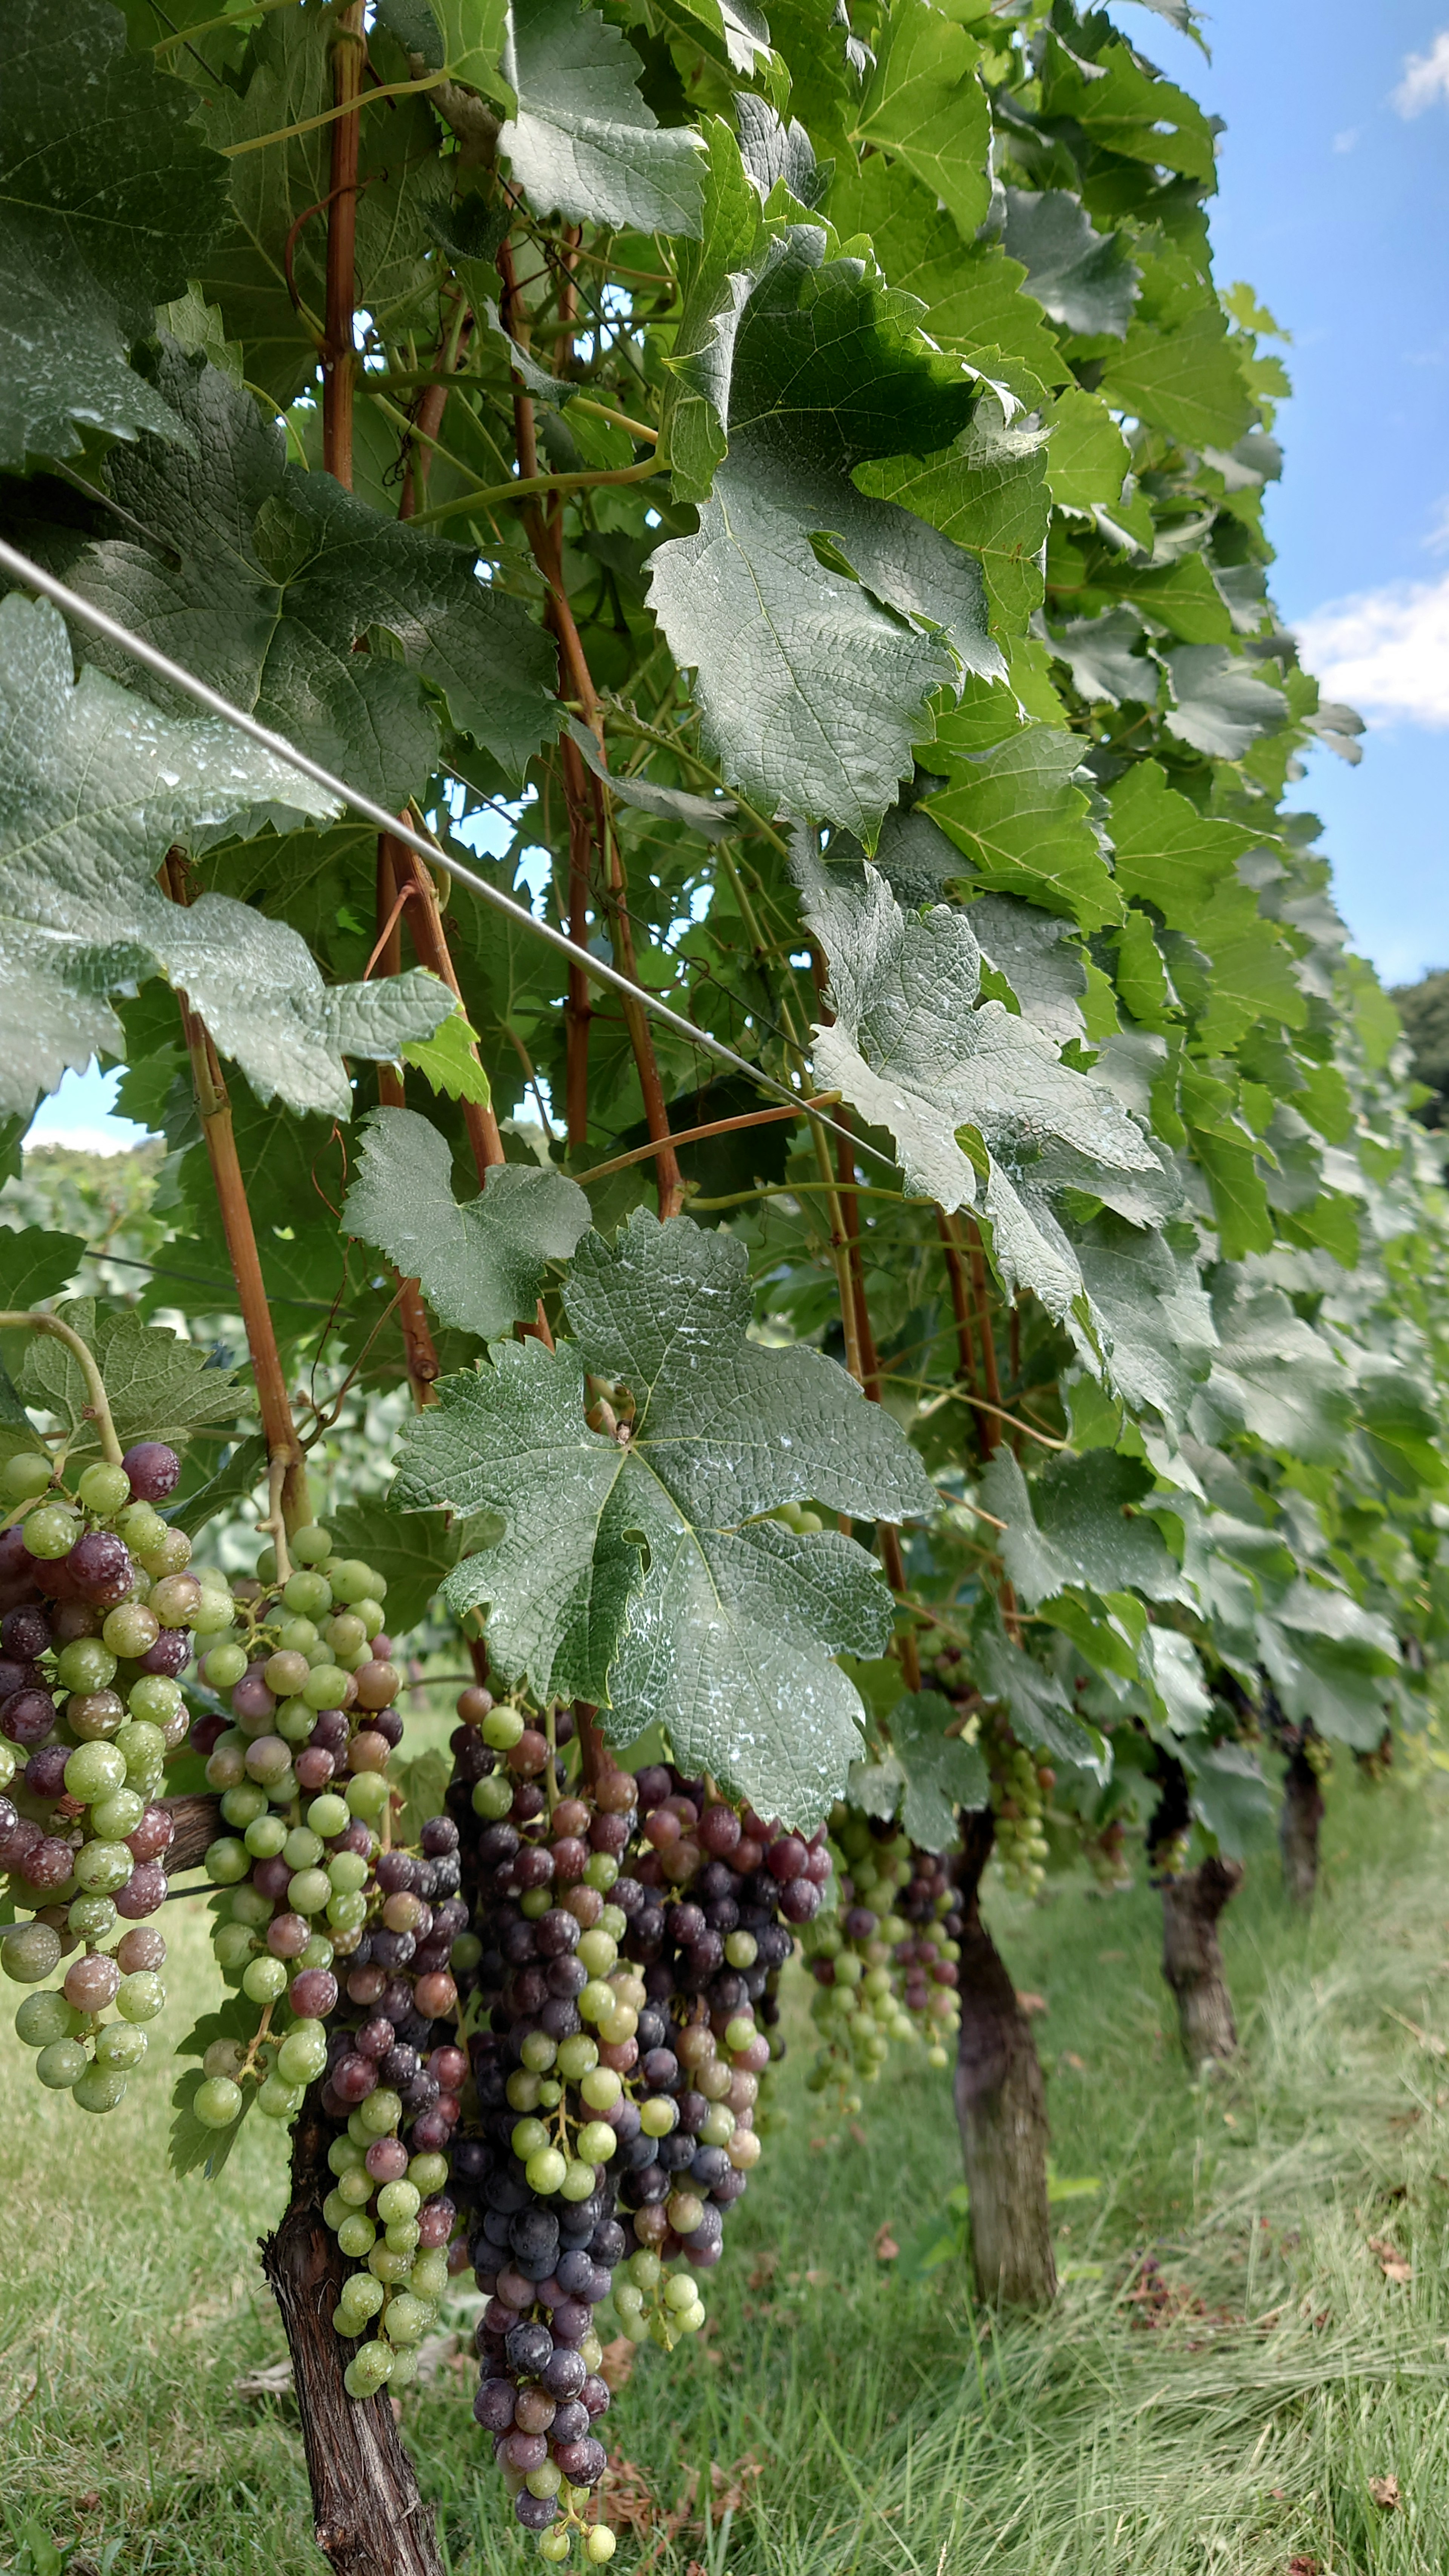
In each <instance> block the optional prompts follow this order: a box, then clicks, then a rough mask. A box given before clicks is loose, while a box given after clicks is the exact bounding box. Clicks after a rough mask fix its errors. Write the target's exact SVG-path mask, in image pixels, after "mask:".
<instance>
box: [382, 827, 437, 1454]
mask: <svg viewBox="0 0 1449 2576" xmlns="http://www.w3.org/2000/svg"><path fill="white" fill-rule="evenodd" d="M393 847H394V844H393V843H392V842H390V841H389V840H388V838H387V836H386V835H385V834H384V833H379V834H378V841H377V918H378V922H379V925H380V926H381V930H382V936H381V938H380V940H379V942H378V946H377V950H376V951H375V952H374V957H375V962H376V964H377V965H378V967H379V968H380V970H381V972H382V973H383V974H384V975H397V974H400V973H401V972H402V929H401V913H402V899H401V897H400V896H399V894H398V891H397V882H396V879H395V877H394V875H393V869H392V859H391V851H392V849H393ZM377 1096H378V1099H379V1100H380V1101H381V1102H382V1105H383V1107H384V1108H385V1109H403V1108H405V1107H406V1105H407V1091H406V1087H405V1084H404V1081H403V1076H402V1073H401V1070H400V1069H399V1067H398V1066H396V1065H392V1064H380V1065H379V1066H378V1068H377ZM393 1276H394V1278H395V1279H396V1280H397V1284H398V1304H397V1311H398V1322H399V1324H400V1325H401V1327H402V1337H403V1351H404V1353H405V1355H406V1360H407V1372H408V1385H409V1387H410V1388H411V1389H412V1398H413V1405H414V1408H415V1409H416V1411H417V1412H419V1413H421V1412H422V1410H423V1407H424V1405H427V1404H431V1403H432V1400H433V1387H434V1385H435V1383H436V1381H437V1379H438V1378H439V1376H440V1375H441V1374H442V1372H441V1370H440V1368H439V1366H438V1354H437V1350H436V1348H435V1346H434V1342H433V1336H432V1333H431V1332H430V1330H429V1328H428V1318H427V1311H426V1309H425V1307H424V1305H423V1294H422V1290H421V1288H420V1287H419V1285H418V1282H417V1280H416V1279H404V1278H403V1276H402V1274H401V1272H400V1271H394V1273H393Z"/></svg>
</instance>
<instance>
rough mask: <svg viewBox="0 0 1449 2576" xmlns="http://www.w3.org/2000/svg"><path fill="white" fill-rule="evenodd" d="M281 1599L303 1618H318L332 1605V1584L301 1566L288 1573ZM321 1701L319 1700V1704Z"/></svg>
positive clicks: (324, 1577) (322, 1575)
mask: <svg viewBox="0 0 1449 2576" xmlns="http://www.w3.org/2000/svg"><path fill="white" fill-rule="evenodd" d="M282 1599H283V1601H284V1602H285V1604H286V1606H287V1608H288V1609H289V1610H292V1611H295V1612H296V1613H297V1614H298V1615H299V1616H300V1617H301V1618H304V1619H320V1618H321V1617H322V1615H323V1613H324V1611H327V1610H330V1609H331V1607H332V1586H331V1584H330V1583H329V1582H328V1580H327V1577H326V1575H325V1574H317V1573H314V1572H312V1571H310V1570H308V1569H307V1568H305V1567H304V1568H303V1569H302V1570H301V1571H300V1572H299V1573H297V1574H293V1575H290V1576H289V1577H288V1579H287V1581H286V1582H285V1583H284V1584H283V1586H282ZM320 1705H322V1703H320V1702H319V1706H320Z"/></svg>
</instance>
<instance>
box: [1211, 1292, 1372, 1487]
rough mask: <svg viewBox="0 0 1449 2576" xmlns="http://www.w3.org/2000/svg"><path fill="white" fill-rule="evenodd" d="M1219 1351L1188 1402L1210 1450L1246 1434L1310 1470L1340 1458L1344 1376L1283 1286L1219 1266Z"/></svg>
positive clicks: (1346, 1397) (1348, 1404) (1345, 1426)
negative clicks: (1201, 1383) (1205, 1381)
mask: <svg viewBox="0 0 1449 2576" xmlns="http://www.w3.org/2000/svg"><path fill="white" fill-rule="evenodd" d="M1212 1302H1213V1321H1214V1323H1215V1324H1216V1326H1217V1332H1218V1340H1219V1343H1220V1345H1221V1347H1220V1349H1219V1350H1218V1351H1217V1352H1216V1353H1215V1355H1214V1358H1213V1365H1212V1368H1211V1371H1210V1372H1209V1375H1208V1379H1207V1383H1206V1385H1205V1386H1203V1387H1202V1388H1201V1389H1200V1391H1199V1393H1198V1394H1197V1396H1196V1397H1195V1399H1194V1402H1193V1407H1192V1425H1193V1430H1194V1432H1195V1433H1196V1435H1197V1437H1198V1439H1200V1440H1202V1441H1205V1442H1207V1443H1209V1444H1211V1443H1213V1442H1216V1441H1218V1440H1221V1439H1223V1438H1225V1437H1230V1436H1231V1435H1232V1433H1234V1432H1238V1431H1242V1432H1247V1433H1249V1434H1250V1435H1251V1436H1252V1438H1254V1439H1255V1440H1261V1441H1262V1442H1263V1444H1264V1446H1265V1447H1267V1448H1269V1449H1283V1450H1286V1451H1287V1452H1288V1453H1289V1454H1290V1455H1291V1456H1293V1457H1296V1458H1301V1459H1303V1460H1304V1461H1306V1462H1307V1463H1308V1464H1309V1465H1313V1464H1315V1463H1317V1462H1319V1461H1326V1460H1328V1459H1331V1458H1336V1457H1338V1456H1340V1455H1341V1453H1342V1450H1343V1444H1344V1441H1345V1439H1346V1437H1347V1434H1348V1430H1349V1426H1350V1424H1351V1422H1352V1419H1353V1395H1352V1391H1351V1387H1350V1384H1349V1380H1348V1376H1347V1372H1346V1371H1345V1369H1344V1367H1343V1365H1342V1363H1341V1361H1339V1360H1338V1359H1337V1358H1336V1357H1335V1355H1334V1353H1333V1351H1332V1350H1331V1349H1330V1347H1329V1345H1328V1343H1327V1342H1326V1341H1325V1340H1324V1339H1323V1337H1322V1335H1321V1334H1319V1333H1315V1331H1314V1330H1313V1327H1312V1325H1311V1324H1306V1323H1305V1322H1304V1321H1303V1319H1302V1317H1301V1316H1300V1315H1297V1314H1295V1313H1294V1311H1293V1308H1292V1306H1291V1305H1290V1304H1289V1302H1288V1299H1287V1298H1286V1297H1285V1296H1284V1294H1283V1291H1282V1289H1281V1288H1274V1287H1272V1286H1270V1285H1269V1283H1268V1282H1267V1281H1266V1280H1264V1279H1261V1278H1255V1277H1254V1276H1253V1274H1252V1272H1251V1271H1250V1270H1247V1269H1241V1268H1238V1267H1236V1266H1235V1265H1233V1264H1231V1263H1225V1264H1224V1265H1223V1269H1222V1271H1221V1272H1220V1274H1219V1277H1218V1280H1217V1282H1216V1284H1215V1286H1214V1289H1213V1301H1212Z"/></svg>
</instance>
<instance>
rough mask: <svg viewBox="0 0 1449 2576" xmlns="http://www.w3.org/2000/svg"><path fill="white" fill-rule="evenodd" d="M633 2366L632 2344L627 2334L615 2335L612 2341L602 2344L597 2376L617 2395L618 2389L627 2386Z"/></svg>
mask: <svg viewBox="0 0 1449 2576" xmlns="http://www.w3.org/2000/svg"><path fill="white" fill-rule="evenodd" d="M633 2367H634V2346H633V2344H632V2343H631V2342H630V2341H629V2338H628V2336H627V2335H615V2337H614V2339H613V2342H612V2343H606V2344H605V2346H604V2353H603V2359H602V2360H601V2361H600V2363H599V2377H600V2378H601V2379H602V2380H603V2382H604V2384H605V2386H606V2387H608V2388H612V2390H613V2392H614V2394H615V2396H616V2397H617V2396H618V2393H619V2391H620V2389H621V2388H626V2387H627V2386H628V2384H629V2373H630V2371H631V2370H632V2369H633Z"/></svg>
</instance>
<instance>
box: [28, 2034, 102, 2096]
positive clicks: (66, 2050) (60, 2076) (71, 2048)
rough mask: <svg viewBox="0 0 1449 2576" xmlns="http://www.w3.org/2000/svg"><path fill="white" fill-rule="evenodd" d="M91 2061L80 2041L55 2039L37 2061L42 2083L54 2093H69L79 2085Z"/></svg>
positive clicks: (38, 2073) (36, 2064) (44, 2049)
mask: <svg viewBox="0 0 1449 2576" xmlns="http://www.w3.org/2000/svg"><path fill="white" fill-rule="evenodd" d="M89 2064H90V2060H89V2058H88V2057H87V2055H86V2053H85V2050H84V2049H83V2048H82V2046H81V2044H80V2041H79V2040H78V2039H53V2040H52V2041H51V2042H50V2044H49V2046H48V2047H46V2048H43V2049H42V2050H41V2052H40V2055H39V2056H38V2057H37V2059H36V2061H35V2072H36V2074H37V2075H38V2076H39V2078H40V2080H41V2083H42V2084H44V2085H47V2086H48V2087H49V2088H50V2090H51V2092H53V2093H68V2092H69V2091H70V2089H71V2087H72V2085H75V2084H78V2083H79V2082H80V2079H81V2077H82V2076H83V2075H84V2073H85V2071H86V2068H87V2067H88V2066H89Z"/></svg>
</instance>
